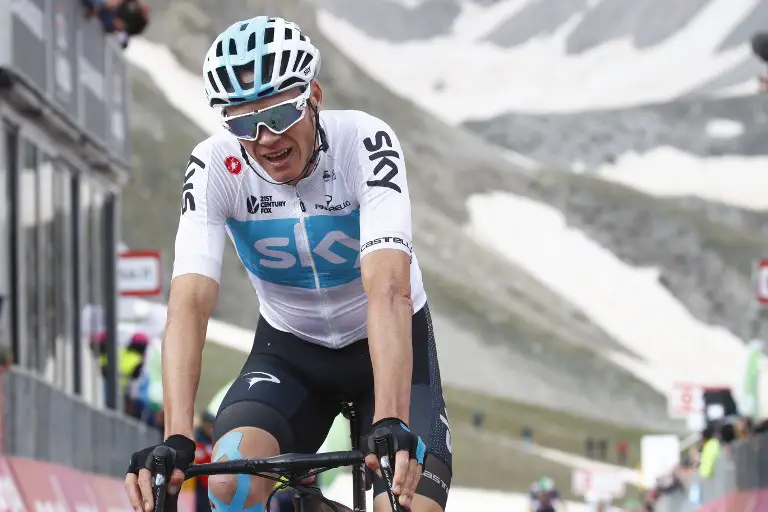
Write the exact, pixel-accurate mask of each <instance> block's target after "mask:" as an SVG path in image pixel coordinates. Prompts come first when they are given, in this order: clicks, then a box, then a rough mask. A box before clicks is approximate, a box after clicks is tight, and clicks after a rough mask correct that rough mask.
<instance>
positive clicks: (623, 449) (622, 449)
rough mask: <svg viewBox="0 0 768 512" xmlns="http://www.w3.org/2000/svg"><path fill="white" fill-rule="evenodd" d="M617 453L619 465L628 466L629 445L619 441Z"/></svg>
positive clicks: (624, 441) (622, 440)
mask: <svg viewBox="0 0 768 512" xmlns="http://www.w3.org/2000/svg"><path fill="white" fill-rule="evenodd" d="M616 453H617V454H618V457H619V464H621V465H622V466H626V465H627V456H628V454H629V443H627V441H626V440H624V439H621V440H619V442H618V443H616Z"/></svg>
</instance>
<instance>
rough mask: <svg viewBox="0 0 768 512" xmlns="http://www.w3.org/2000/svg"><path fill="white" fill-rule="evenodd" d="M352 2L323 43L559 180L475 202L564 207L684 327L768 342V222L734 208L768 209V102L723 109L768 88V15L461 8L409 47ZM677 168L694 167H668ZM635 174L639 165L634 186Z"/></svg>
mask: <svg viewBox="0 0 768 512" xmlns="http://www.w3.org/2000/svg"><path fill="white" fill-rule="evenodd" d="M340 3H343V2H341V0H318V5H319V6H320V7H321V15H320V18H319V19H320V26H321V28H322V30H323V32H324V33H325V34H326V35H327V36H328V37H329V38H330V39H331V40H332V41H334V42H335V43H336V44H337V45H338V47H339V48H342V49H343V50H345V52H346V53H347V55H348V57H349V58H350V59H353V60H354V61H355V62H357V63H359V64H360V65H361V66H362V67H363V68H365V69H366V70H368V71H369V72H370V73H372V74H373V75H374V76H375V77H378V78H379V79H381V80H382V82H384V83H386V84H387V86H388V87H389V88H391V89H392V90H394V91H396V92H399V93H401V94H404V95H407V96H408V97H410V98H413V99H414V100H415V101H416V102H418V103H419V104H420V105H421V106H422V107H424V108H428V109H429V110H430V111H431V112H433V113H435V114H436V115H437V116H439V117H442V118H444V119H446V120H448V121H450V122H453V123H462V126H463V127H465V128H467V130H468V131H471V132H473V133H476V134H479V135H482V136H484V137H485V138H486V139H487V140H489V141H490V142H493V143H495V144H497V145H503V146H505V147H506V148H508V149H511V150H513V151H514V152H515V153H516V154H518V155H522V156H523V157H528V158H532V159H533V160H535V161H536V160H538V161H539V162H542V163H543V167H545V168H543V169H539V170H536V171H532V172H529V173H528V174H527V175H525V174H520V173H514V172H509V171H511V169H510V168H507V169H506V171H507V172H506V173H505V172H502V173H497V172H495V170H494V169H493V168H492V167H488V168H482V169H478V170H476V171H475V172H474V173H473V176H472V179H470V180H466V179H465V180H463V181H462V182H461V190H460V192H461V193H463V194H464V196H465V197H469V196H470V195H472V194H473V193H475V194H487V193H489V192H491V191H507V192H511V193H513V194H515V195H517V196H523V197H527V198H531V199H534V200H536V201H538V202H540V203H544V204H547V205H549V206H552V207H554V208H555V209H557V210H559V211H560V212H561V213H562V214H563V215H564V216H565V219H566V223H567V224H568V225H569V226H571V227H573V228H575V229H577V230H580V231H582V232H583V233H585V234H587V235H588V236H589V238H590V239H591V240H593V241H595V242H597V243H599V244H600V245H601V246H603V247H605V248H608V249H610V250H611V251H612V252H613V253H614V254H615V255H616V256H618V257H619V258H620V259H621V260H624V261H627V262H629V263H631V264H632V265H634V266H635V267H638V268H658V269H659V271H660V276H659V281H660V282H661V284H662V285H663V286H665V287H666V288H667V289H669V290H670V291H671V292H672V293H673V294H674V296H675V297H676V298H677V299H678V300H679V301H680V303H681V305H682V307H681V310H680V311H679V316H680V317H681V318H682V317H685V316H687V315H688V314H689V313H692V314H693V315H694V316H695V317H696V319H698V320H699V322H700V323H702V324H704V325H707V326H710V329H711V331H713V332H714V331H717V330H718V329H719V330H723V329H727V331H729V333H733V334H735V335H737V336H739V337H741V338H742V339H746V338H750V337H752V336H765V335H766V334H768V328H766V326H765V325H764V324H761V323H760V317H759V310H758V308H757V306H756V304H755V301H754V288H753V283H752V268H753V263H754V261H755V260H756V259H758V258H760V257H762V256H763V255H764V254H765V253H766V242H765V238H764V236H763V231H764V228H762V227H761V226H760V224H761V220H762V219H763V218H764V217H765V215H764V212H747V211H745V210H743V209H738V208H735V207H733V206H729V205H728V204H724V203H725V202H730V203H732V204H735V205H737V206H744V205H749V206H752V207H758V208H766V207H768V201H766V200H765V199H764V197H763V198H762V199H761V194H760V192H759V191H760V186H761V185H764V184H765V180H764V178H763V176H764V172H763V169H764V166H765V165H766V162H768V161H767V160H765V158H752V159H751V158H745V157H755V156H760V157H764V153H765V149H764V145H763V144H762V143H761V142H759V141H762V140H763V139H764V134H763V133H762V132H763V131H764V128H763V126H764V125H765V120H766V115H765V113H764V112H765V106H766V105H765V103H766V98H765V97H758V96H755V95H745V93H744V92H743V91H742V92H740V93H739V94H741V96H738V97H722V95H723V94H724V91H723V90H722V88H723V87H730V86H734V85H738V86H740V87H741V86H743V87H748V86H749V85H750V82H751V83H752V90H753V91H754V90H755V89H756V84H755V83H754V74H756V73H757V72H758V70H760V69H761V67H762V65H760V64H759V63H758V62H757V60H756V59H755V58H754V57H752V56H751V51H750V49H749V45H748V41H749V39H750V37H751V36H752V31H753V30H754V29H755V28H756V27H758V26H759V20H761V19H763V18H764V16H766V15H768V1H766V0H744V1H730V0H697V1H690V2H682V3H677V4H674V5H673V6H671V4H669V2H663V1H660V0H659V1H656V0H653V1H649V2H641V3H638V2H629V1H626V0H597V1H582V0H569V1H555V0H501V1H498V2H493V3H483V4H482V5H478V4H477V3H472V2H452V4H456V5H459V6H460V7H461V9H459V12H458V13H457V14H455V16H454V19H453V20H452V22H451V23H450V24H446V23H445V21H444V20H432V19H430V18H429V17H428V16H425V15H424V14H423V13H422V11H421V9H422V7H423V5H424V3H423V2H416V6H414V5H413V3H409V5H410V7H409V9H410V10H409V12H408V16H409V17H410V18H414V19H413V20H411V23H410V25H413V24H416V25H423V26H427V27H433V28H435V30H436V31H437V32H436V33H437V35H432V36H424V35H423V34H424V33H426V31H425V30H424V29H420V30H421V32H419V33H416V32H413V33H410V34H407V35H405V36H403V35H402V34H400V33H399V32H397V31H391V34H398V35H397V37H395V36H393V35H380V34H381V33H387V34H390V31H389V29H391V28H393V26H392V25H389V23H390V16H388V15H384V14H381V15H379V16H378V18H377V19H379V20H380V26H379V27H377V29H376V30H375V31H374V30H370V29H368V28H367V27H368V25H369V24H370V23H369V22H370V20H366V19H364V18H365V16H367V15H368V14H369V12H370V11H369V12H366V11H365V10H362V11H363V14H362V15H361V14H360V12H361V9H348V10H345V9H341V8H339V4H340ZM365 4H366V5H369V6H372V5H376V6H377V7H376V9H377V12H378V10H381V9H384V8H385V6H386V8H387V9H389V10H390V11H391V12H398V11H399V10H401V9H402V5H400V4H401V2H395V1H385V0H380V1H378V2H365ZM678 4H679V5H678ZM371 9H373V8H371ZM361 16H363V17H361ZM410 25H409V26H410ZM715 93H717V94H715ZM729 94H730V93H729ZM723 124H726V125H728V126H729V128H728V130H727V131H729V132H731V133H722V130H721V129H720V128H718V127H719V126H721V125H723ZM716 132H719V133H716ZM669 148H674V151H672V152H671V151H669ZM670 153H671V154H672V156H675V157H677V158H675V159H672V158H667V159H665V158H662V156H669V154H670ZM720 155H729V156H732V155H738V158H736V157H735V156H734V158H732V159H717V158H715V157H717V156H720ZM651 157H653V158H651ZM643 158H648V164H647V165H645V166H643V165H642V161H643ZM702 158H704V159H702ZM627 162H631V163H633V164H634V165H633V167H632V169H627V170H625V171H623V170H622V166H623V165H624V164H626V163H627ZM681 162H684V163H685V164H686V167H687V168H686V169H685V173H686V174H684V175H683V174H682V172H678V171H682V169H678V166H679V165H680V163H681ZM734 166H738V167H739V169H738V170H739V172H738V174H737V175H736V176H734V174H735V173H734ZM538 167H542V165H539V166H538ZM558 168H559V169H573V170H577V171H579V172H586V173H588V174H591V175H597V176H605V177H606V178H608V179H609V180H611V181H621V182H625V183H628V184H637V186H638V188H640V189H642V190H644V191H648V192H652V193H653V194H660V195H665V196H669V195H672V194H671V193H670V192H669V189H670V188H671V187H669V186H668V185H669V183H667V182H674V183H675V186H676V190H677V192H678V194H679V195H682V196H684V197H683V198H679V197H676V198H674V199H661V198H657V197H653V196H652V195H649V194H643V193H638V192H636V191H633V190H631V188H627V187H623V186H620V185H616V184H615V183H611V182H606V181H602V180H600V179H596V178H595V177H594V176H583V175H576V174H571V173H567V172H562V171H560V170H556V169H558ZM697 169H699V170H700V176H701V179H699V178H698V177H697V174H696V170H697ZM645 174H650V175H652V177H645V176H644V175H645ZM686 178H687V179H688V183H686V182H685V179H686ZM705 179H706V181H707V183H708V185H707V186H704V185H701V183H700V182H701V181H704V180H705ZM734 182H736V183H734ZM718 185H720V188H722V189H727V191H726V190H718ZM661 191H663V192H664V193H663V194H661ZM726 192H727V193H726ZM697 194H698V197H696V195H697ZM686 195H692V196H694V197H685V196H686ZM740 195H741V197H740ZM713 200H714V201H713ZM756 205H757V206H756ZM508 214H510V213H508ZM511 251H513V252H514V248H513V249H511ZM519 252H522V251H519ZM511 259H514V258H511ZM581 271H583V272H587V271H599V269H587V268H584V269H581ZM593 320H596V321H597V322H598V323H600V319H593ZM601 325H602V324H601ZM729 336H730V335H729V334H728V335H725V334H724V336H723V337H722V338H723V339H725V338H728V337H729ZM731 339H732V340H733V338H731ZM733 341H736V340H733ZM740 351H743V347H741V346H739V344H738V342H735V343H733V353H734V354H736V355H738V353H739V352H740ZM738 371H739V369H735V370H734V373H733V379H736V375H737V372H738Z"/></svg>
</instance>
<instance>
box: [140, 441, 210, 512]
mask: <svg viewBox="0 0 768 512" xmlns="http://www.w3.org/2000/svg"><path fill="white" fill-rule="evenodd" d="M157 446H166V447H168V448H170V449H171V450H172V451H173V453H174V455H175V461H174V464H173V468H174V469H173V473H171V479H170V482H169V483H168V493H169V494H170V495H172V496H175V495H178V493H179V490H181V485H182V484H183V483H184V471H186V470H187V468H188V467H189V466H190V464H192V462H194V460H195V449H196V444H195V442H194V441H193V440H191V439H189V438H188V437H186V436H183V435H180V434H175V435H172V436H170V437H169V438H168V439H166V440H165V441H163V442H162V443H161V445H155V446H150V447H149V448H144V449H143V450H139V451H138V452H136V453H134V454H133V455H132V456H131V463H130V464H129V466H128V471H126V475H125V490H126V491H127V492H128V498H129V499H130V500H131V506H132V507H133V510H134V511H135V512H142V511H143V512H152V510H153V508H154V506H155V505H154V499H153V493H152V482H151V476H152V474H151V472H150V469H149V468H150V465H151V463H152V460H151V459H152V457H151V455H152V451H153V450H154V449H155V448H156V447H157Z"/></svg>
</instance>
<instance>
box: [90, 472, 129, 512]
mask: <svg viewBox="0 0 768 512" xmlns="http://www.w3.org/2000/svg"><path fill="white" fill-rule="evenodd" d="M87 481H88V483H90V484H91V489H93V492H94V494H95V499H96V503H97V504H98V506H99V510H100V511H101V512H133V508H132V507H131V502H130V501H129V500H128V495H127V494H126V492H125V484H124V483H123V481H122V480H118V479H117V478H112V477H108V476H101V475H92V474H88V475H87Z"/></svg>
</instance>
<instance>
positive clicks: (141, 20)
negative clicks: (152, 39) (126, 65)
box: [82, 0, 149, 48]
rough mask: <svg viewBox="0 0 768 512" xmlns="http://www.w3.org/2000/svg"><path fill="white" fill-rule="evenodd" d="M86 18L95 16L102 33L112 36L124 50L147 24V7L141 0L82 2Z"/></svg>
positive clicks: (93, 0) (87, 0) (92, 0)
mask: <svg viewBox="0 0 768 512" xmlns="http://www.w3.org/2000/svg"><path fill="white" fill-rule="evenodd" d="M82 2H83V7H84V8H85V15H86V18H91V17H93V16H96V17H98V18H99V21H100V22H101V26H102V28H103V29H104V32H106V33H107V34H114V35H115V36H116V37H117V39H118V41H119V42H120V44H121V45H122V46H123V48H125V47H126V46H128V40H129V39H130V37H131V36H135V35H139V34H141V33H142V32H144V30H145V29H146V28H147V24H148V23H149V6H148V5H146V4H145V3H144V2H142V1H141V0H82Z"/></svg>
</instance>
